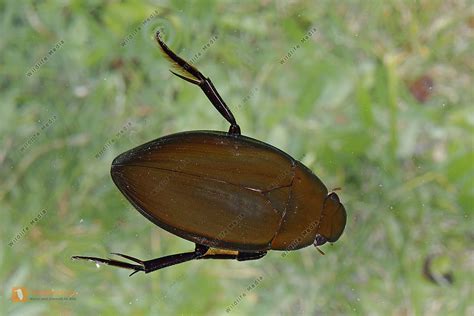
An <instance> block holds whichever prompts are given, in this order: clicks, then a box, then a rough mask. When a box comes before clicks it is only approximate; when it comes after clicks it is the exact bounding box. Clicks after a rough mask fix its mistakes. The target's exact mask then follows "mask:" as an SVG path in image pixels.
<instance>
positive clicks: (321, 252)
mask: <svg viewBox="0 0 474 316" xmlns="http://www.w3.org/2000/svg"><path fill="white" fill-rule="evenodd" d="M316 249H317V250H318V251H319V253H320V254H322V255H323V256H324V255H325V253H324V251H322V250H321V249H319V247H318V246H316Z"/></svg>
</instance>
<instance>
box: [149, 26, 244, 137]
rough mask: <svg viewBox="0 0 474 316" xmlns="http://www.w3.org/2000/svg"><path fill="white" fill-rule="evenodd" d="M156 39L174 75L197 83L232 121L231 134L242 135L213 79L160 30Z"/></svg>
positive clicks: (216, 106)
mask: <svg viewBox="0 0 474 316" xmlns="http://www.w3.org/2000/svg"><path fill="white" fill-rule="evenodd" d="M155 39H156V41H157V42H158V44H159V46H160V49H161V51H162V52H163V55H164V56H165V58H166V59H168V60H169V61H170V62H171V64H172V65H173V66H174V68H175V69H176V70H177V72H174V71H171V72H172V73H173V74H174V75H176V76H178V77H180V78H181V79H184V80H186V81H187V82H190V83H192V84H195V85H197V86H199V87H200V88H201V90H202V91H203V92H204V94H205V95H206V96H207V98H208V99H209V101H211V103H212V105H214V107H215V108H216V109H217V111H219V113H220V114H221V115H222V116H223V117H224V118H225V119H226V120H227V122H229V123H230V128H229V134H231V135H240V127H239V125H238V124H237V122H236V121H235V117H234V115H233V114H232V111H231V110H230V109H229V107H228V106H227V104H225V102H224V100H223V99H222V97H221V96H220V95H219V92H217V89H216V87H214V84H212V81H211V79H209V78H206V77H205V76H204V75H203V74H202V73H201V72H200V71H199V70H197V68H196V67H194V66H193V65H191V64H189V63H188V62H187V61H186V60H184V59H183V58H181V57H179V56H178V55H176V54H175V53H174V52H173V51H172V50H171V49H170V48H169V47H168V46H167V45H166V44H165V43H164V42H163V41H162V40H161V38H160V31H157V32H156V35H155Z"/></svg>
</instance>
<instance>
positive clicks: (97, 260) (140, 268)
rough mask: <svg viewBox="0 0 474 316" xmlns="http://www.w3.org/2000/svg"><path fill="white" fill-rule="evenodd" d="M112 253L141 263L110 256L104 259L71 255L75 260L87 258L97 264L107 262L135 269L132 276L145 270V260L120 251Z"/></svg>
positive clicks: (115, 265) (110, 264) (111, 264)
mask: <svg viewBox="0 0 474 316" xmlns="http://www.w3.org/2000/svg"><path fill="white" fill-rule="evenodd" d="M112 254H114V255H118V256H121V257H123V258H126V259H129V260H131V261H134V262H137V263H139V265H137V264H131V263H128V262H123V261H119V260H115V259H110V258H108V259H103V258H97V257H87V256H73V257H71V259H73V260H77V259H79V260H87V261H92V262H94V263H95V264H96V265H99V264H107V265H109V266H114V267H119V268H123V269H130V270H134V272H133V273H132V274H130V276H132V275H134V274H135V273H137V272H140V271H145V265H144V264H143V261H141V260H139V259H137V258H133V257H130V256H127V255H123V254H120V253H112Z"/></svg>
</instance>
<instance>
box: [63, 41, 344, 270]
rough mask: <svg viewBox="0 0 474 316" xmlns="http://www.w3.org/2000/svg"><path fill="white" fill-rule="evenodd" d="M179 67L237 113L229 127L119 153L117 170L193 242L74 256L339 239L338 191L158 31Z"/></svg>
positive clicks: (124, 184) (133, 193) (210, 252)
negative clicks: (262, 130)
mask: <svg viewBox="0 0 474 316" xmlns="http://www.w3.org/2000/svg"><path fill="white" fill-rule="evenodd" d="M156 41H157V42H158V44H159V47H160V49H161V51H162V52H163V54H164V56H165V57H166V58H168V59H169V60H170V61H171V63H172V64H173V66H175V67H174V68H175V70H176V71H172V70H171V72H172V73H173V74H174V75H176V76H178V77H180V78H182V79H184V80H186V81H188V82H190V83H192V84H195V85H197V86H199V87H200V88H201V89H202V90H203V91H204V93H205V94H206V96H207V97H208V98H209V100H210V101H211V103H212V104H213V105H214V107H215V108H216V109H217V110H218V111H219V113H220V114H221V115H222V116H223V117H224V118H225V119H226V120H227V121H228V122H229V123H230V128H229V131H228V132H227V133H225V132H219V131H191V132H183V133H177V134H172V135H168V136H164V137H161V138H158V139H155V140H153V141H151V142H148V143H146V144H143V145H141V146H138V147H136V148H134V149H131V150H129V151H127V152H125V153H123V154H121V155H119V156H118V157H116V158H115V159H114V161H113V162H112V167H111V176H112V179H113V181H114V183H115V184H116V185H117V187H118V188H119V190H120V191H121V192H122V194H123V195H124V196H125V197H126V198H127V199H128V201H129V202H130V203H131V204H132V205H133V206H134V207H135V208H136V209H137V210H138V211H139V212H140V213H141V214H143V215H144V216H145V217H146V218H148V219H149V220H150V221H151V222H153V223H154V224H156V225H158V226H159V227H161V228H163V229H165V230H167V231H168V232H170V233H172V234H174V235H177V236H179V237H182V238H184V239H187V240H189V241H191V242H193V243H195V245H196V247H195V250H194V251H192V252H185V253H179V254H174V255H170V256H166V257H161V258H157V259H152V260H147V261H142V260H139V259H136V258H134V257H131V256H128V255H123V254H119V253H114V254H115V255H118V256H121V257H123V258H126V259H128V260H130V261H133V262H135V264H132V263H128V262H124V261H119V260H115V259H103V258H97V257H88V256H74V257H72V258H73V259H85V260H91V261H94V262H95V263H104V264H108V265H112V266H116V267H120V268H125V269H131V270H134V272H133V273H132V274H131V275H133V274H134V273H136V272H139V271H144V272H145V273H149V272H153V271H156V270H159V269H162V268H165V267H168V266H172V265H175V264H179V263H183V262H186V261H190V260H193V259H236V260H239V261H243V260H255V259H259V258H262V257H263V256H265V254H266V253H267V251H269V250H282V251H289V250H296V249H300V248H303V247H306V246H308V245H311V244H313V245H314V246H316V248H317V249H318V250H319V248H318V246H321V245H323V244H325V243H326V242H335V241H337V240H338V239H339V237H340V236H341V234H342V232H343V231H344V228H345V225H346V210H345V208H344V206H343V205H342V203H341V202H340V201H339V197H338V196H337V194H336V193H334V192H331V193H328V190H327V188H326V186H325V185H324V184H323V183H322V182H321V180H319V178H318V177H317V176H316V175H314V174H313V173H312V172H311V170H310V169H308V168H307V167H306V166H304V165H303V164H302V163H300V162H299V161H297V160H295V159H293V158H292V157H290V156H289V155H288V154H286V153H285V152H283V151H281V150H279V149H277V148H275V147H273V146H271V145H269V144H267V143H264V142H261V141H259V140H256V139H253V138H250V137H246V136H243V135H241V133H240V127H239V125H238V124H237V122H236V120H235V118H234V115H233V114H232V112H231V111H230V109H229V108H228V106H227V105H226V104H225V102H224V100H223V99H222V98H221V96H220V95H219V93H218V92H217V90H216V88H215V87H214V85H213V84H212V82H211V80H210V79H209V78H206V77H205V76H204V75H203V74H202V73H201V72H200V71H199V70H197V69H196V68H195V67H194V66H192V65H190V64H189V63H187V62H186V61H185V60H184V59H182V58H181V57H179V56H178V55H176V54H175V53H174V52H173V51H172V50H171V49H170V48H169V47H168V46H167V45H166V44H165V43H164V42H163V41H162V40H161V38H160V33H159V32H157V33H156Z"/></svg>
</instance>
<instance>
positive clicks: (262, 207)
mask: <svg viewBox="0 0 474 316" xmlns="http://www.w3.org/2000/svg"><path fill="white" fill-rule="evenodd" d="M111 175H112V179H113V181H114V182H115V184H116V185H117V187H118V188H119V189H120V191H121V192H122V193H123V194H124V195H125V196H126V197H127V199H128V200H129V201H130V202H131V203H132V204H133V205H134V206H135V208H137V210H138V211H140V212H141V213H142V214H143V215H144V216H145V217H147V218H148V219H149V220H151V221H152V222H153V223H155V224H156V225H158V226H160V227H161V228H163V229H165V230H167V231H169V232H171V233H173V234H175V235H177V236H180V237H182V238H184V239H187V240H190V241H192V242H195V243H200V244H203V245H207V246H210V247H214V248H221V249H231V250H239V251H262V250H268V249H279V250H283V249H288V246H289V245H290V244H291V243H292V241H293V240H295V239H297V238H298V237H299V236H300V235H301V232H302V231H303V230H304V229H305V225H307V224H308V223H311V222H315V221H316V222H317V224H315V226H314V227H313V228H312V229H311V231H308V233H307V236H305V238H303V239H301V240H300V241H298V242H297V243H296V244H295V243H294V242H293V245H292V247H293V248H292V249H298V248H301V247H304V246H307V245H308V244H310V243H312V242H313V240H314V236H315V234H316V232H317V231H318V230H321V229H322V228H323V227H322V225H321V224H319V222H320V219H321V214H322V210H323V202H324V200H325V196H326V195H327V189H326V187H325V186H324V184H322V183H321V181H320V180H319V179H318V178H317V177H316V176H315V175H313V174H312V173H311V171H310V170H309V169H307V168H306V167H304V166H303V165H302V164H300V163H299V162H297V161H295V160H294V159H293V158H291V157H290V156H289V155H287V154H286V153H284V152H282V151H281V150H279V149H277V148H275V147H273V146H270V145H268V144H266V143H263V142H260V141H257V140H255V139H252V138H249V137H245V136H229V135H228V134H226V133H223V132H213V131H196V132H184V133H178V134H173V135H169V136H165V137H162V138H159V139H156V140H154V141H151V142H149V143H146V144H143V145H141V146H139V147H136V148H134V149H132V150H130V151H127V152H125V153H123V154H121V155H120V156H118V157H117V158H116V159H115V160H114V161H113V163H112V169H111ZM295 189H296V190H295ZM344 225H345V211H344ZM343 229H344V227H342V230H343ZM339 230H340V228H339ZM342 230H341V231H340V233H342ZM340 233H339V235H340ZM333 235H334V233H333ZM338 237H339V236H337V238H338ZM337 238H336V239H337ZM292 249H290V250H292Z"/></svg>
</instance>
